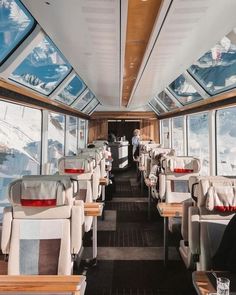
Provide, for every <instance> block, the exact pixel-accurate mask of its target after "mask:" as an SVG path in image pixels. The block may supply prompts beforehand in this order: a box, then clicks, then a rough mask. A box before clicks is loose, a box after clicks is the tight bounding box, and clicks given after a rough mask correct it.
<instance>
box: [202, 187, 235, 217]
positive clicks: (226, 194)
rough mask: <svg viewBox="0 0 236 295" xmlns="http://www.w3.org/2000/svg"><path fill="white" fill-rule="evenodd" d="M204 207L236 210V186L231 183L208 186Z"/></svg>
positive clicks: (227, 210) (221, 210) (225, 210)
mask: <svg viewBox="0 0 236 295" xmlns="http://www.w3.org/2000/svg"><path fill="white" fill-rule="evenodd" d="M206 208H207V209H208V210H210V211H213V210H216V211H219V212H236V187H235V186H232V185H224V186H215V187H214V186H211V187H209V189H208V192H207V198H206Z"/></svg>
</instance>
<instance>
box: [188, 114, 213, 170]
mask: <svg viewBox="0 0 236 295" xmlns="http://www.w3.org/2000/svg"><path fill="white" fill-rule="evenodd" d="M208 125H209V124H208V113H203V114H197V115H191V116H188V155H189V156H193V157H197V158H199V159H200V160H201V175H209V126H208Z"/></svg>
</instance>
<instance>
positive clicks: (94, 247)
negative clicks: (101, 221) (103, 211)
mask: <svg viewBox="0 0 236 295" xmlns="http://www.w3.org/2000/svg"><path fill="white" fill-rule="evenodd" d="M97 251H98V246H97V216H94V217H93V259H96V258H97Z"/></svg>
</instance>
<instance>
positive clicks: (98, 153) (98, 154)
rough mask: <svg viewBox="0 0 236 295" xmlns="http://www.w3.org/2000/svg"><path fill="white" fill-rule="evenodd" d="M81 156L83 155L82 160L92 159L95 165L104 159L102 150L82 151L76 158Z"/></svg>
mask: <svg viewBox="0 0 236 295" xmlns="http://www.w3.org/2000/svg"><path fill="white" fill-rule="evenodd" d="M81 155H83V156H82V158H83V157H90V158H92V159H94V160H95V162H96V164H99V163H100V161H101V160H102V158H103V157H104V155H103V149H102V148H93V149H82V150H81V151H80V153H79V154H78V157H80V156H81Z"/></svg>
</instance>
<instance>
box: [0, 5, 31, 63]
mask: <svg viewBox="0 0 236 295" xmlns="http://www.w3.org/2000/svg"><path fill="white" fill-rule="evenodd" d="M34 23H35V22H34V18H33V17H32V16H31V15H30V14H29V13H28V11H27V10H26V9H25V8H24V6H23V5H22V4H21V3H20V1H17V0H15V1H13V0H4V1H0V63H2V62H3V61H4V59H5V58H6V57H7V56H8V55H9V54H10V53H11V52H12V50H14V48H15V47H16V46H17V45H18V44H19V42H21V41H22V39H24V38H25V36H26V35H27V34H28V33H29V32H30V31H31V29H32V28H33V26H34Z"/></svg>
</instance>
